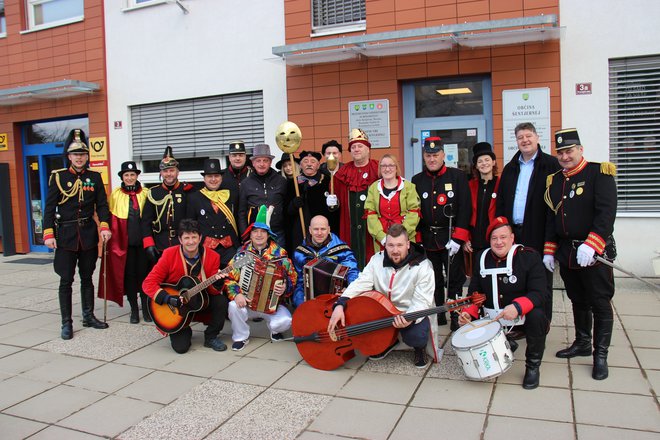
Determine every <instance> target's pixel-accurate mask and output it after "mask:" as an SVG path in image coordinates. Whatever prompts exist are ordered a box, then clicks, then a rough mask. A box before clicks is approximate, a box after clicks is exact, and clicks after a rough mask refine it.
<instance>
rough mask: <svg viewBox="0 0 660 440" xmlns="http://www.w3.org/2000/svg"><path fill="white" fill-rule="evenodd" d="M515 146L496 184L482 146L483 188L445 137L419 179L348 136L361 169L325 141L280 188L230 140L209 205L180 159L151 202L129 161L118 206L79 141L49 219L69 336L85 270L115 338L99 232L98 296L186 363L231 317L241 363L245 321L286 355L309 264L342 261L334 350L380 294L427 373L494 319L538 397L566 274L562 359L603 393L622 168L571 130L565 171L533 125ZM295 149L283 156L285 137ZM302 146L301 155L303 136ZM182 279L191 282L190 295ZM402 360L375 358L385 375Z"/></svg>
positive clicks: (268, 165) (563, 152)
mask: <svg viewBox="0 0 660 440" xmlns="http://www.w3.org/2000/svg"><path fill="white" fill-rule="evenodd" d="M293 125H295V124H293ZM296 128H297V127H296ZM515 134H516V141H517V144H518V150H519V151H518V152H517V153H516V155H515V156H514V157H513V159H512V160H511V161H510V162H509V163H507V164H506V166H505V167H504V169H503V171H502V173H501V175H499V176H498V169H497V162H496V156H495V153H494V152H493V149H492V147H491V145H490V144H488V143H486V142H480V143H478V144H476V145H474V146H473V148H472V153H473V154H472V163H473V167H472V173H473V174H472V176H471V177H472V178H471V179H470V180H468V176H466V174H465V173H464V172H463V171H461V170H459V169H457V168H452V167H448V166H447V165H446V163H445V153H444V143H443V140H442V139H441V138H439V137H427V138H426V139H425V140H424V144H423V148H422V156H423V162H424V169H423V171H422V172H420V173H418V174H416V175H415V176H413V177H412V179H411V180H407V179H405V178H404V177H403V176H402V173H401V167H400V164H399V162H398V160H397V158H396V156H394V155H392V154H384V155H383V156H382V157H381V158H380V160H378V161H377V160H374V159H371V144H370V142H369V138H368V136H367V134H366V133H365V132H364V131H362V130H360V129H353V130H351V133H350V136H349V142H348V149H349V153H350V155H351V158H352V161H350V162H348V163H342V162H341V154H342V145H341V144H339V143H338V142H337V141H330V142H328V143H326V144H324V145H323V148H322V152H321V153H319V152H315V151H302V152H300V153H299V154H298V157H297V158H294V157H292V156H291V155H289V154H292V153H286V152H285V155H283V156H282V158H281V159H280V161H279V162H278V163H277V168H278V169H279V170H280V171H279V172H278V171H276V170H275V169H273V168H272V162H273V159H274V158H275V157H274V155H272V154H271V151H270V147H269V146H268V145H267V144H257V145H255V146H254V147H253V149H252V155H251V157H250V162H251V163H250V165H251V166H250V165H248V157H247V152H246V148H245V144H244V142H242V141H235V142H232V143H231V144H230V145H229V150H228V166H227V167H226V168H224V169H223V168H222V167H221V164H220V161H219V160H218V159H207V160H206V161H205V163H204V169H203V172H202V176H203V187H201V188H199V189H198V188H196V187H195V186H194V185H192V184H188V183H184V182H180V181H179V179H178V176H179V163H178V161H177V160H176V159H175V158H174V155H173V152H172V149H171V148H170V147H168V148H167V149H166V151H165V154H164V157H163V159H162V160H161V162H160V166H159V168H160V176H161V183H160V184H158V185H155V186H153V187H151V188H144V187H143V186H142V185H141V184H140V182H139V180H138V177H139V175H140V173H141V171H140V170H139V169H138V167H137V165H136V163H135V162H132V161H129V162H124V163H123V164H122V165H121V169H120V170H119V172H118V174H119V177H120V178H121V180H122V183H121V186H120V187H118V188H115V189H114V190H113V191H112V193H111V195H110V197H109V198H106V192H105V187H104V185H103V182H102V179H101V176H100V174H99V173H97V172H94V171H91V170H89V168H88V161H89V149H88V147H87V140H86V138H85V135H84V133H83V132H82V131H81V130H72V132H71V134H70V135H69V139H67V141H66V143H65V150H66V154H67V159H68V161H69V166H68V167H67V168H64V169H61V170H56V171H54V172H53V174H52V176H51V179H50V182H49V192H48V197H47V202H46V209H45V216H44V225H45V230H44V239H45V244H46V246H48V247H49V248H52V249H55V261H54V266H55V271H56V273H57V274H58V275H59V276H60V286H59V300H60V309H61V314H62V334H61V336H62V338H63V339H71V338H72V337H73V320H72V318H71V292H72V283H73V277H74V273H75V268H76V266H78V268H79V274H80V278H81V297H82V308H83V326H85V327H93V328H97V329H103V328H107V326H108V325H107V323H106V322H104V321H105V320H104V321H100V320H98V319H97V318H96V317H95V316H94V286H93V282H92V274H93V272H94V270H95V268H96V260H97V254H98V241H99V231H100V237H101V239H102V241H103V249H104V252H105V254H104V255H105V257H104V258H103V259H102V267H101V271H100V278H99V293H98V296H99V297H102V298H106V299H108V300H111V301H114V302H116V303H117V304H119V305H120V306H122V305H123V297H124V296H126V298H127V301H128V303H129V304H130V308H131V313H130V322H131V323H138V322H139V321H140V313H139V309H140V305H141V308H142V319H143V320H145V321H147V322H150V321H152V319H153V320H155V321H156V326H157V328H158V329H159V330H160V331H161V332H162V333H163V334H164V335H168V336H169V338H170V341H171V345H172V348H173V349H174V350H175V351H176V352H177V353H185V352H186V351H188V350H189V349H190V347H191V344H192V331H191V329H190V324H191V322H192V321H193V320H197V321H202V322H205V323H206V324H207V327H206V330H205V332H204V338H205V339H204V346H206V347H209V348H211V349H213V350H216V351H224V350H226V349H227V348H228V347H227V344H225V343H224V342H223V341H222V340H221V337H220V336H219V335H220V331H221V330H222V328H223V326H224V323H225V319H226V318H227V317H229V319H230V320H231V326H232V343H231V348H232V350H235V351H240V350H242V349H243V348H244V347H245V346H246V345H247V344H248V343H249V340H250V329H251V325H252V324H250V323H249V322H250V320H252V321H257V322H258V321H264V322H265V325H266V326H267V328H268V331H269V334H270V338H271V340H272V341H273V342H279V341H282V340H284V339H285V335H284V334H285V333H286V332H287V331H289V329H290V327H291V325H292V313H291V312H292V311H293V310H296V309H297V308H298V307H300V306H301V305H303V304H304V303H305V302H306V301H310V300H312V299H313V297H310V295H309V286H308V284H309V282H308V279H307V276H309V273H310V272H308V271H309V270H310V264H313V263H317V262H319V261H331V262H332V263H334V264H335V265H339V266H341V267H343V268H345V270H344V272H343V274H342V278H341V280H340V281H341V283H342V287H341V288H340V289H338V290H335V291H334V292H326V293H337V294H338V295H337V299H336V302H335V304H334V306H333V308H332V315H331V316H330V317H329V319H328V323H327V331H328V333H329V334H336V332H337V331H338V329H341V328H342V327H343V326H345V324H346V317H347V316H348V315H350V310H351V300H352V299H353V298H355V297H358V296H360V295H362V294H363V293H364V292H366V291H374V290H375V291H377V292H380V294H382V295H384V296H385V297H386V298H387V299H388V300H389V301H391V302H392V304H394V306H395V307H396V308H397V309H398V310H399V311H400V312H401V315H399V316H396V317H395V318H394V320H393V324H392V325H393V326H394V327H396V328H397V329H398V330H399V335H400V339H401V341H402V343H403V344H404V345H406V346H408V347H412V348H413V353H414V356H413V363H414V365H415V366H416V367H419V368H424V367H426V366H427V365H428V363H429V355H430V357H431V358H434V357H435V358H436V359H437V353H436V349H437V346H436V343H435V342H433V341H435V333H436V330H437V325H447V324H449V325H450V327H451V330H452V331H456V330H458V329H459V328H460V326H461V325H467V324H468V323H469V322H470V321H472V320H474V319H478V318H480V317H484V316H485V317H489V318H490V319H494V320H505V321H507V322H509V321H511V322H513V323H514V324H517V325H515V327H513V331H511V332H510V333H509V334H508V335H507V339H508V341H509V343H510V345H511V347H512V349H513V350H515V348H516V347H517V345H518V344H517V342H516V340H517V339H522V338H525V339H526V342H527V348H526V353H525V357H526V370H525V376H524V379H523V387H524V388H526V389H532V388H536V387H537V386H538V385H539V380H540V364H541V360H542V358H543V352H544V349H545V337H546V334H547V332H548V331H549V329H550V322H551V319H552V274H553V272H554V270H555V264H556V262H558V265H559V271H560V275H561V277H562V279H563V280H564V284H565V286H566V291H567V294H568V296H569V298H570V299H571V302H572V304H573V316H574V321H575V329H576V337H575V341H574V343H573V344H572V345H571V346H570V347H568V348H567V349H564V350H560V351H559V352H557V353H556V356H558V357H562V358H570V357H574V356H591V355H593V372H592V375H593V377H594V379H598V380H601V379H605V378H606V377H607V376H608V368H607V354H608V348H609V345H610V340H611V335H612V325H613V316H612V310H611V306H610V300H611V298H612V296H613V294H614V281H613V273H612V268H611V267H610V266H608V265H605V264H601V263H600V262H598V261H597V260H596V257H597V256H598V257H602V258H605V259H607V260H609V261H612V260H613V259H614V257H615V249H614V242H613V238H612V233H613V225H614V218H615V214H616V185H615V183H614V178H613V176H614V166H613V165H612V164H608V163H602V164H599V163H590V162H587V161H586V160H585V159H584V158H583V146H582V144H581V143H580V140H579V137H578V134H577V131H576V130H575V129H568V130H560V131H558V132H557V133H556V134H555V146H556V152H557V157H553V156H551V155H549V154H547V153H544V152H543V151H542V150H541V148H540V145H539V137H538V134H537V133H536V129H535V127H534V126H533V125H532V124H530V123H524V124H519V125H518V126H516V128H515ZM283 136H284V137H286V140H285V139H282V143H286V141H288V136H289V134H286V133H285V134H283ZM290 136H293V137H295V136H297V138H298V141H299V139H300V133H299V131H298V133H295V130H294V131H292V133H291V135H290ZM278 145H280V143H279V139H278ZM280 147H281V145H280ZM283 150H284V148H283ZM324 157H325V162H324V163H323V164H322V163H321V160H322V159H323V158H324ZM94 217H96V218H97V219H98V222H99V224H98V225H97V223H96V221H95V218H94ZM495 269H503V270H500V271H494V270H495ZM486 273H488V274H495V273H497V274H499V275H492V276H493V277H495V278H493V279H491V278H490V277H491V275H488V276H486V275H485V274H486ZM255 274H257V276H256V277H255ZM264 274H266V275H264ZM466 274H467V275H466ZM467 276H470V278H471V280H470V285H469V288H468V293H473V292H478V293H482V294H484V295H485V296H486V299H485V303H484V304H483V306H477V305H473V306H471V307H468V308H464V309H463V310H457V311H452V312H451V313H450V314H449V318H450V319H449V320H448V319H447V316H446V315H445V313H439V314H437V317H434V318H432V319H431V317H427V316H424V317H421V318H417V319H413V320H407V319H406V318H405V317H404V314H405V313H410V312H416V311H421V310H427V309H430V308H431V307H433V306H434V305H442V304H444V303H445V301H446V300H447V299H453V300H455V299H458V298H461V297H463V285H464V284H465V281H466V279H467ZM186 279H191V280H193V282H192V284H191V285H189V286H187V287H186V289H181V287H180V286H181V285H182V282H183V281H184V280H186ZM264 279H267V281H264ZM255 280H258V282H256V281H255ZM198 283H201V284H202V286H195V285H196V284H198ZM263 283H266V284H267V285H266V288H264V287H263V286H262V284H263ZM259 289H261V290H262V292H261V293H262V295H261V297H259V296H258V295H257V293H258V292H259ZM445 289H446V295H445ZM138 297H139V298H140V301H138ZM257 303H259V304H257ZM592 334H593V336H592ZM430 341H431V342H430ZM399 344H400V342H399V341H398V340H396V341H394V343H393V344H391V345H390V346H389V347H387V349H386V350H385V351H383V352H381V353H374V354H372V355H371V356H370V357H371V358H372V359H382V358H384V357H385V356H387V354H388V353H389V352H390V351H392V350H393V349H394V348H396V347H397V346H398V345H399Z"/></svg>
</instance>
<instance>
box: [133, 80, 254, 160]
mask: <svg viewBox="0 0 660 440" xmlns="http://www.w3.org/2000/svg"><path fill="white" fill-rule="evenodd" d="M130 111H131V134H132V138H133V159H134V160H139V161H141V160H154V159H160V158H162V157H163V152H164V151H165V147H166V146H167V145H171V146H172V148H173V150H174V156H175V157H177V158H189V157H199V156H202V157H204V156H211V157H220V156H223V155H225V154H227V150H228V147H229V143H230V142H231V141H234V140H237V139H242V140H243V141H245V144H246V146H250V147H251V146H253V145H254V144H258V143H262V142H263V141H264V100H263V92H262V91H261V90H259V91H255V92H246V93H236V94H231V95H220V96H209V97H204V98H194V99H186V100H181V101H169V102H159V103H155V104H143V105H136V106H132V107H131V108H130Z"/></svg>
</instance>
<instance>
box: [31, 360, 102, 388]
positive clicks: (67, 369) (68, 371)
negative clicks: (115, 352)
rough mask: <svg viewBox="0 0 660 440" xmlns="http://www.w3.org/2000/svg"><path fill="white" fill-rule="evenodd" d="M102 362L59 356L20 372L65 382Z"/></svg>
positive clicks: (36, 377)
mask: <svg viewBox="0 0 660 440" xmlns="http://www.w3.org/2000/svg"><path fill="white" fill-rule="evenodd" d="M101 365H103V362H100V361H95V360H92V359H82V358H79V357H72V356H60V357H57V358H55V359H52V360H51V361H49V362H45V363H43V364H41V365H39V366H38V367H35V368H32V369H31V370H28V371H25V372H24V373H22V375H23V376H25V377H27V378H31V379H36V380H41V381H45V382H56V383H60V382H66V381H67V380H69V379H71V378H74V377H76V376H79V375H81V374H83V373H86V372H87V371H89V370H93V369H94V368H98V367H100V366H101Z"/></svg>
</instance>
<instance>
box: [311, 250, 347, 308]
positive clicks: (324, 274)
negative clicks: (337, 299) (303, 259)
mask: <svg viewBox="0 0 660 440" xmlns="http://www.w3.org/2000/svg"><path fill="white" fill-rule="evenodd" d="M348 269H349V268H348V266H344V265H343V264H339V263H335V262H334V261H332V260H328V259H325V258H314V259H313V260H311V261H309V262H308V263H307V264H305V266H304V267H303V276H304V278H305V300H310V299H313V298H316V297H317V296H319V295H325V294H333V295H335V294H339V293H341V291H342V289H343V288H344V287H346V274H347V273H348Z"/></svg>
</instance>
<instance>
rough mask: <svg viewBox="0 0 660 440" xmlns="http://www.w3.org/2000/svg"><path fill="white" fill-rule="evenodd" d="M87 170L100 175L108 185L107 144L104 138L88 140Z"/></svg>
mask: <svg viewBox="0 0 660 440" xmlns="http://www.w3.org/2000/svg"><path fill="white" fill-rule="evenodd" d="M89 169H91V170H93V171H97V172H99V173H101V177H102V178H103V183H104V184H105V185H108V183H109V180H108V142H107V140H106V138H105V136H104V137H96V138H89Z"/></svg>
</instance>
